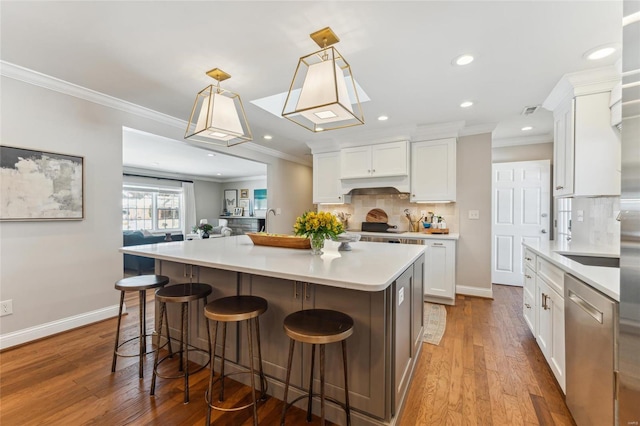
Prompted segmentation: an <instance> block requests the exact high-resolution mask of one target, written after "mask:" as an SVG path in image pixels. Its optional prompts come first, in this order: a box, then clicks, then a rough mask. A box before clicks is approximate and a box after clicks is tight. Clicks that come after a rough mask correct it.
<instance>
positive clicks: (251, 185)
mask: <svg viewBox="0 0 640 426" xmlns="http://www.w3.org/2000/svg"><path fill="white" fill-rule="evenodd" d="M264 188H267V178H266V176H265V177H264V178H262V179H255V178H252V179H244V180H237V181H233V182H224V183H223V184H222V190H223V191H224V190H225V189H235V190H237V191H238V199H240V190H241V189H247V190H248V192H249V194H248V195H249V200H251V204H252V205H253V190H254V189H264ZM223 194H224V192H223ZM268 195H269V191H267V196H268ZM267 208H268V207H267ZM222 209H223V206H220V213H222ZM232 213H233V212H232ZM259 213H260V214H259V216H260V217H264V215H265V214H266V211H261V212H259ZM244 215H245V216H249V212H248V211H246V210H245V212H244Z"/></svg>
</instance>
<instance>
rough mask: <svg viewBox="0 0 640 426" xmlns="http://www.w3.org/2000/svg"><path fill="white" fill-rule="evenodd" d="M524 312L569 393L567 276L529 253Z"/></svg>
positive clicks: (553, 369)
mask: <svg viewBox="0 0 640 426" xmlns="http://www.w3.org/2000/svg"><path fill="white" fill-rule="evenodd" d="M524 270H525V273H524V288H523V291H522V294H523V296H522V301H523V306H522V313H523V316H524V320H525V322H526V323H527V326H528V327H529V329H530V330H531V332H532V333H533V335H534V336H535V338H536V342H537V343H538V346H539V347H540V350H541V351H542V354H543V355H544V357H545V359H546V360H547V363H548V364H549V367H551V371H553V374H554V376H555V377H556V380H557V381H558V384H559V385H560V388H562V391H563V392H565V385H566V371H565V354H564V353H565V344H564V296H563V295H564V275H563V274H562V270H560V268H557V267H556V266H554V265H552V264H551V263H549V262H547V261H546V260H544V259H542V258H540V257H538V256H536V255H535V254H533V253H532V252H531V251H530V250H528V249H527V250H525V268H524Z"/></svg>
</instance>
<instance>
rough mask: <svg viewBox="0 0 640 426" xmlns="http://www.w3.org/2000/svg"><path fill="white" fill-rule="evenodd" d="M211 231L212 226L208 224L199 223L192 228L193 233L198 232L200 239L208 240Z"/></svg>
mask: <svg viewBox="0 0 640 426" xmlns="http://www.w3.org/2000/svg"><path fill="white" fill-rule="evenodd" d="M212 229H213V226H211V225H209V224H208V223H201V224H200V225H196V226H194V227H193V229H192V230H193V232H200V233H201V234H200V236H201V237H202V238H209V232H211V230H212Z"/></svg>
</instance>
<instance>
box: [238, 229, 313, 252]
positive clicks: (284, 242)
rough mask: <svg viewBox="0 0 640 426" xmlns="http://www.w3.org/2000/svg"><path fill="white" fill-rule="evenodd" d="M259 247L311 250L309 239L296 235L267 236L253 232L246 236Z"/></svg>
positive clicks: (264, 233)
mask: <svg viewBox="0 0 640 426" xmlns="http://www.w3.org/2000/svg"><path fill="white" fill-rule="evenodd" d="M246 235H248V236H249V238H251V241H253V244H255V245H257V246H271V247H285V248H294V249H310V248H311V243H310V242H309V238H306V237H298V236H296V235H285V234H267V233H266V232H253V233H248V234H246Z"/></svg>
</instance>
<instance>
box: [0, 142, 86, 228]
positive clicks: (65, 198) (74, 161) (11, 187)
mask: <svg viewBox="0 0 640 426" xmlns="http://www.w3.org/2000/svg"><path fill="white" fill-rule="evenodd" d="M0 173H2V179H1V180H0V181H1V182H2V190H1V191H0V221H48V220H83V219H84V157H82V156H77V155H70V154H60V153H54V152H47V151H40V150H34V149H27V148H18V147H12V146H5V145H1V146H0Z"/></svg>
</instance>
